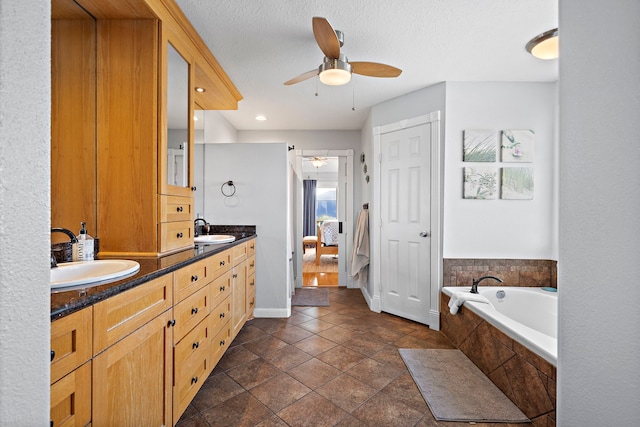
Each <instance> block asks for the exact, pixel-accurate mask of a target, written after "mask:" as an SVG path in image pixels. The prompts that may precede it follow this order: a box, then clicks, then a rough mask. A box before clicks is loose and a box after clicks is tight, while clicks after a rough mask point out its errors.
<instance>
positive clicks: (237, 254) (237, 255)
mask: <svg viewBox="0 0 640 427" xmlns="http://www.w3.org/2000/svg"><path fill="white" fill-rule="evenodd" d="M231 250H232V251H233V255H232V260H231V261H232V262H233V265H234V266H235V265H238V264H240V263H241V262H242V261H244V260H245V259H247V244H246V243H242V244H241V245H238V246H234V247H233V248H231Z"/></svg>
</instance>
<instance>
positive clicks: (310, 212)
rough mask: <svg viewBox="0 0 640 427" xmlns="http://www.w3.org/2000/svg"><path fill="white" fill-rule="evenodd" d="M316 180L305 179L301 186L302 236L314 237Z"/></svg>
mask: <svg viewBox="0 0 640 427" xmlns="http://www.w3.org/2000/svg"><path fill="white" fill-rule="evenodd" d="M316 182H317V181H316V180H315V179H305V180H304V181H303V182H302V184H303V199H304V200H303V202H302V203H303V217H304V219H303V223H302V230H303V234H302V235H303V236H315V235H316Z"/></svg>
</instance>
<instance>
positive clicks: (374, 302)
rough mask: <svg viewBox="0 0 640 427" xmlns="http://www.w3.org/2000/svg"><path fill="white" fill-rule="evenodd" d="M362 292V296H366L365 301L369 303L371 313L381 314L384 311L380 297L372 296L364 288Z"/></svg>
mask: <svg viewBox="0 0 640 427" xmlns="http://www.w3.org/2000/svg"><path fill="white" fill-rule="evenodd" d="M360 290H361V291H362V295H364V299H365V301H367V305H368V306H369V309H370V310H371V311H375V312H376V313H380V312H381V311H382V308H381V305H380V297H372V296H371V295H369V291H368V290H367V288H366V287H364V286H363V287H361V288H360Z"/></svg>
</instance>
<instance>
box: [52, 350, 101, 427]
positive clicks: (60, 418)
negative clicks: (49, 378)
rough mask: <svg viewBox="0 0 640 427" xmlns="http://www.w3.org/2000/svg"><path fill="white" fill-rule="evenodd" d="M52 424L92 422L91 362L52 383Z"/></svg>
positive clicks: (82, 424)
mask: <svg viewBox="0 0 640 427" xmlns="http://www.w3.org/2000/svg"><path fill="white" fill-rule="evenodd" d="M50 407H51V410H50V418H51V425H52V426H55V427H58V426H68V427H71V426H77V427H83V426H86V425H87V424H89V423H90V422H91V362H87V363H85V364H84V365H82V366H81V367H79V368H78V369H76V370H75V371H72V372H71V373H69V374H67V375H66V376H65V377H63V378H62V379H60V380H59V381H56V382H55V383H53V384H52V385H51V406H50Z"/></svg>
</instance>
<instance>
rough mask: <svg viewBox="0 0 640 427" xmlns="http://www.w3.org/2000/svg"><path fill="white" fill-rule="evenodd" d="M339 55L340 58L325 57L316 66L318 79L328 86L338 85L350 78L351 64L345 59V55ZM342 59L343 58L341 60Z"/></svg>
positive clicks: (345, 82)
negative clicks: (318, 65) (317, 66)
mask: <svg viewBox="0 0 640 427" xmlns="http://www.w3.org/2000/svg"><path fill="white" fill-rule="evenodd" d="M343 56H344V55H340V59H329V58H325V60H324V62H323V63H322V65H320V67H319V68H318V75H319V77H320V81H321V82H322V83H324V84H326V85H330V86H340V85H344V84H347V83H349V81H350V80H351V64H349V63H348V62H347V61H346V59H347V58H346V57H344V58H343ZM343 59H344V60H343Z"/></svg>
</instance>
